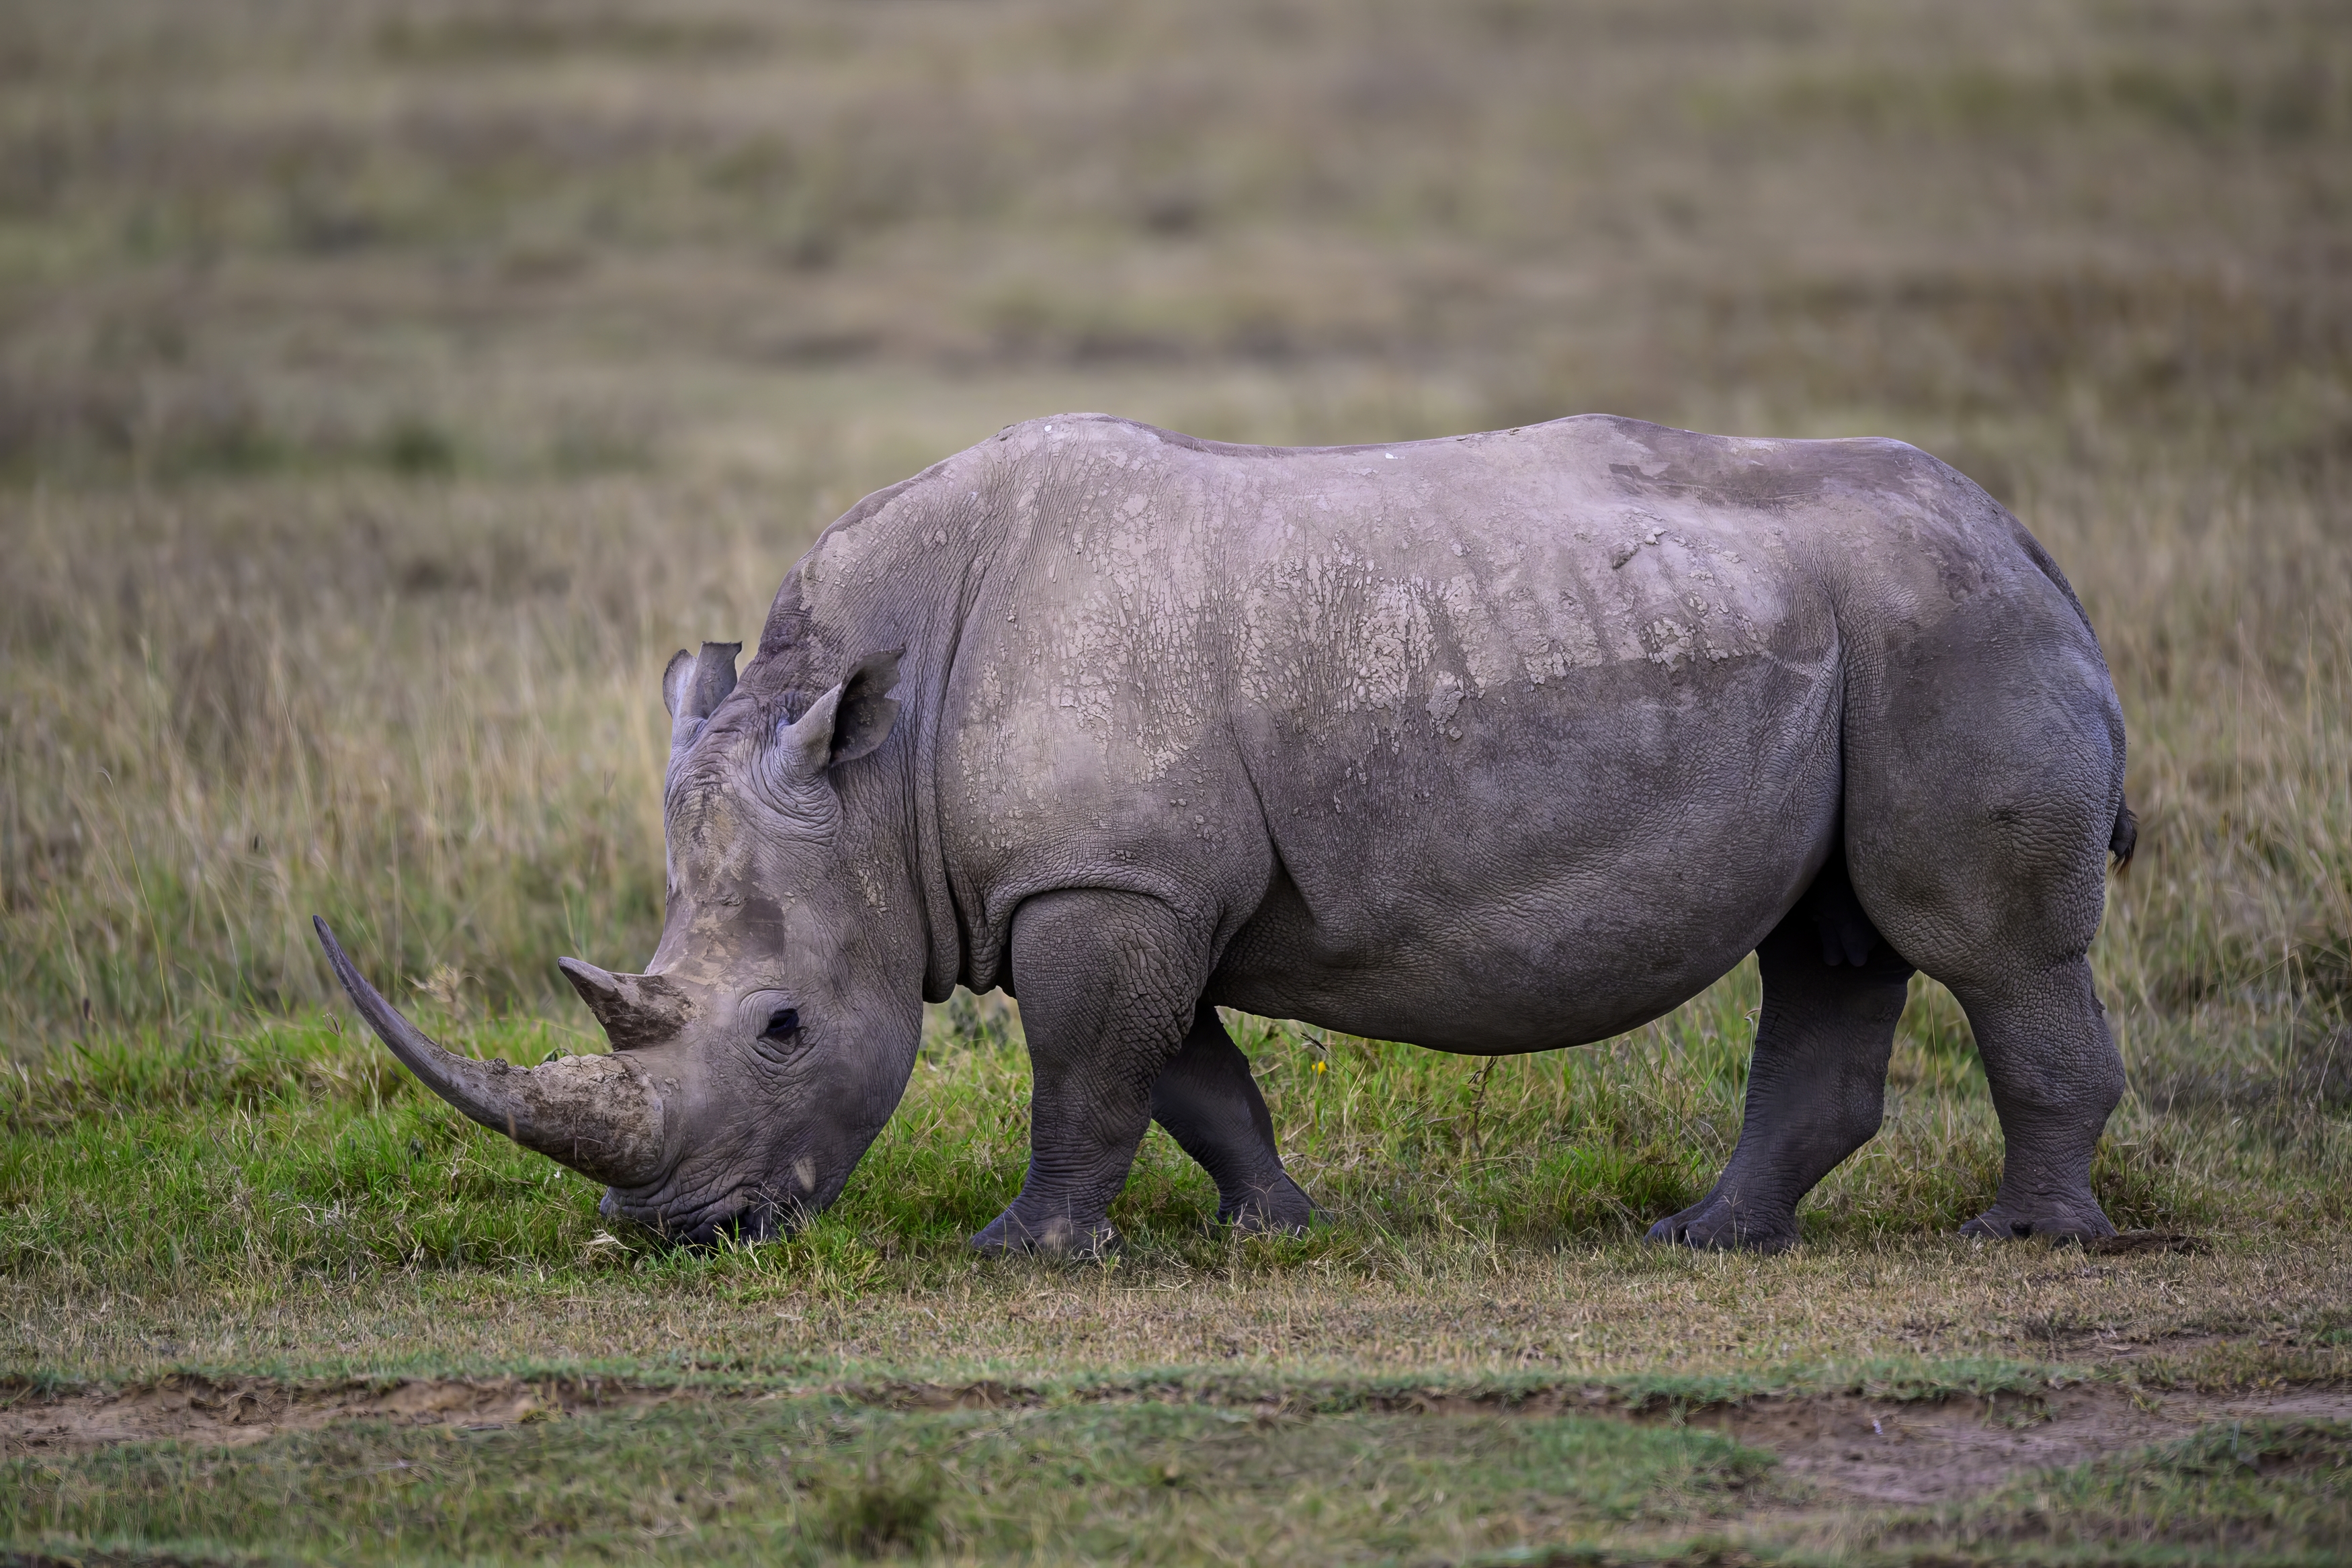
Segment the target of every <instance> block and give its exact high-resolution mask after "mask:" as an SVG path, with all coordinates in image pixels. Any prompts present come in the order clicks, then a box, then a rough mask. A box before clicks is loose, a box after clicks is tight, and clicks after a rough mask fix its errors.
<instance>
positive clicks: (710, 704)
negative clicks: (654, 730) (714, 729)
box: [662, 643, 743, 752]
mask: <svg viewBox="0 0 2352 1568" xmlns="http://www.w3.org/2000/svg"><path fill="white" fill-rule="evenodd" d="M742 651H743V644H742V643H704V644H703V645H702V652H701V653H688V652H687V651H686V650H685V649H683V648H681V649H679V650H678V651H677V653H673V654H671V655H670V660H669V667H668V668H667V669H665V670H664V671H662V706H665V707H667V708H668V709H669V744H670V749H671V750H672V751H673V752H675V751H676V750H677V747H681V746H684V745H685V744H686V743H687V742H688V741H689V740H692V739H693V738H694V737H695V733H696V732H697V731H698V730H699V729H700V728H701V727H702V721H703V720H704V719H707V718H709V716H710V715H711V711H712V710H713V709H715V708H716V707H718V706H719V704H720V703H722V702H725V701H726V700H727V694H728V693H730V692H731V691H733V690H734V689H735V655H736V654H738V653H741V652H742Z"/></svg>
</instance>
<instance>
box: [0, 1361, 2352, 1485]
mask: <svg viewBox="0 0 2352 1568" xmlns="http://www.w3.org/2000/svg"><path fill="white" fill-rule="evenodd" d="M835 1392H837V1393H843V1394H847V1395H849V1396H852V1397H863V1398H866V1399H869V1400H871V1401H872V1402H874V1403H878V1404H887V1405H891V1406H897V1407H898V1408H927V1409H946V1408H953V1407H959V1406H1001V1405H1006V1404H1024V1403H1030V1402H1032V1397H1031V1396H1027V1395H1026V1394H1025V1393H1024V1391H1019V1390H1013V1389H1007V1388H1004V1387H1003V1386H1000V1385H989V1384H974V1385H963V1386H948V1385H894V1386H892V1387H891V1388H889V1389H887V1390H886V1391H873V1390H866V1389H841V1390H835ZM1162 1392H1163V1393H1166V1392H1172V1391H1162ZM1138 1396H1139V1394H1138V1393H1135V1392H1130V1393H1129V1394H1128V1395H1126V1397H1130V1398H1132V1397H1138ZM745 1397H756V1396H751V1395H743V1394H728V1393H714V1392H711V1391H709V1390H697V1389H679V1388H648V1387H645V1386H642V1385H632V1384H628V1383H625V1382H622V1381H619V1380H601V1379H595V1378H547V1379H532V1380H527V1381H526V1380H522V1379H517V1378H492V1379H480V1380H470V1379H462V1378H409V1379H404V1380H400V1381H395V1382H358V1381H352V1382H345V1383H340V1384H311V1385H296V1384H284V1383H273V1382H268V1381H264V1380H259V1379H256V1380H250V1381H240V1382H220V1381H213V1380H210V1379H205V1378H202V1377H189V1376H173V1377H168V1378H164V1379H163V1380H161V1381H159V1382H157V1383H154V1384H151V1385H141V1386H134V1387H127V1388H121V1389H110V1390H79V1391H72V1392H62V1393H58V1392H46V1391H41V1390H37V1389H31V1388H19V1389H17V1390H16V1391H14V1393H13V1394H11V1393H6V1392H0V1458H16V1457H21V1456H25V1455H28V1454H37V1453H56V1452H60V1451H74V1450H80V1449H89V1448H103V1447H107V1446H109V1445H111V1444H116V1443H142V1442H154V1441H158V1440H161V1439H165V1438H173V1439H178V1440H180V1441H183V1442H197V1443H208V1444H222V1445H241V1444H246V1443H254V1442H258V1441H260V1440H262V1439H263V1438H266V1437H273V1436H276V1435H277V1434H278V1433H280V1432H291V1431H304V1430H310V1429H314V1428H317V1427H324V1426H327V1425H329V1424H331V1423H333V1422H337V1421H350V1420H360V1419H373V1420H391V1421H396V1422H402V1423H404V1424H409V1425H414V1426H424V1427H457V1428H460V1429H471V1430H480V1429H485V1428H489V1427H508V1426H513V1425H516V1424H517V1423H520V1422H524V1421H531V1420H540V1419H546V1418H549V1417H553V1416H567V1415H572V1414H574V1413H577V1412H583V1411H593V1410H613V1409H625V1408H634V1407H641V1406H648V1405H655V1404H660V1403H665V1402H669V1401H693V1400H713V1399H730V1398H745ZM1178 1397H1181V1395H1178ZM1388 1407H1390V1408H1393V1409H1395V1410H1397V1411H1407V1410H1411V1411H1418V1412H1423V1413H1425V1414H1430V1415H1467V1414H1472V1413H1480V1414H1492V1413H1494V1412H1495V1411H1496V1409H1497V1408H1502V1407H1506V1406H1498V1405H1497V1404H1495V1403H1490V1402H1487V1401H1484V1400H1479V1399H1475V1398H1467V1397H1461V1396H1443V1395H1440V1396H1433V1397H1416V1398H1412V1399H1410V1400H1407V1401H1403V1402H1401V1403H1399V1404H1397V1405H1395V1406H1388ZM1276 1408H1277V1407H1274V1406H1269V1407H1268V1412H1269V1415H1270V1416H1271V1415H1272V1414H1273V1413H1274V1412H1275V1411H1276ZM1507 1408H1510V1409H1514V1410H1517V1411H1519V1412H1521V1413H1524V1414H1528V1415H1548V1414H1559V1413H1561V1412H1563V1411H1567V1410H1576V1411H1579V1412H1583V1413H1590V1414H1593V1415H1603V1416H1606V1415H1612V1414H1613V1415H1620V1416H1623V1415H1626V1414H1627V1412H1625V1411H1624V1410H1623V1409H1622V1407H1619V1406H1614V1405H1613V1404H1612V1402H1611V1401H1610V1399H1609V1396H1607V1394H1606V1393H1605V1392H1604V1391H1601V1390H1598V1389H1596V1390H1591V1391H1588V1392H1586V1393H1584V1394H1582V1395H1581V1396H1580V1395H1578V1394H1576V1393H1573V1392H1569V1391H1562V1392H1560V1393H1559V1394H1555V1395H1551V1396H1538V1397H1537V1398H1535V1399H1531V1400H1514V1401H1513V1402H1512V1403H1511V1404H1510V1405H1509V1406H1507ZM2296 1417H2302V1418H2309V1419H2322V1420H2335V1421H2347V1420H2352V1390H2346V1389H2308V1388H2307V1389H2288V1390H2284V1391H2269V1392H2263V1393H2243V1394H2234V1395H2232V1394H2223V1395H2203V1394H2182V1395H2174V1396H2163V1397H2157V1396H2149V1395H2147V1394H2144V1393H2137V1392H2135V1391H2133V1390H2131V1389H2127V1388H2122V1387H2117V1386H2115V1385H2105V1384H2085V1385H2077V1386H2074V1387H2071V1388H2063V1389H2056V1390H2053V1391H2051V1392H2049V1393H2047V1394H2044V1395H2038V1396H2030V1397H2021V1396H2013V1395H2003V1396H1991V1397H1979V1396H1954V1397H1949V1398H1946V1399H1942V1400H1934V1401H1913V1402H1896V1401H1892V1400H1879V1399H1869V1398H1864V1397H1862V1396H1851V1395H1810V1396H1798V1397H1791V1398H1785V1399H1782V1398H1768V1399H1758V1400H1751V1401H1748V1402H1747V1403H1744V1404H1740V1405H1737V1406H1718V1407H1715V1408H1711V1409H1705V1410H1699V1411H1696V1412H1691V1413H1688V1414H1686V1415H1685V1416H1680V1417H1678V1418H1680V1419H1684V1420H1686V1421H1687V1422H1688V1423H1689V1424H1690V1425H1692V1426H1702V1427H1711V1428H1713V1429H1716V1430H1718V1431H1721V1432H1724V1433H1726V1434H1727V1435H1728V1436H1731V1437H1737V1438H1738V1440H1739V1441H1741V1442H1742V1443H1745V1444H1748V1445H1749V1446H1751V1447H1754V1448H1764V1449H1767V1450H1769V1451H1770V1452H1772V1453H1774V1454H1776V1455H1778V1456H1779V1457H1780V1461H1781V1463H1782V1465H1783V1466H1784V1467H1785V1469H1786V1470H1787V1472H1788V1473H1790V1474H1791V1475H1794V1476H1796V1477H1799V1478H1801V1479H1804V1480H1807V1481H1810V1482H1811V1483H1812V1484H1813V1485H1814V1486H1816V1487H1819V1488H1821V1489H1822V1490H1824V1491H1827V1492H1829V1493H1832V1494H1833V1495H1842V1496H1843V1497H1845V1498H1848V1499H1851V1500H1856V1501H1864V1502H1871V1503H1878V1504H1885V1505H1893V1506H1909V1505H1916V1504H1927V1503H1937V1502H1946V1501H1950V1500H1956V1499H1958V1498H1963V1497H1967V1496H1969V1495H1972V1494H1974V1493H1977V1492H1981V1491H1984V1490H1988V1489H1990V1488H1991V1487H1994V1486H1997V1485H1999V1484H2000V1482H2001V1481H2003V1480H2005V1479H2008V1478H2009V1477H2011V1476H2012V1475H2015V1474H2017V1473H2018V1472H2020V1471H2024V1470H2037V1469H2053V1468H2057V1467H2062V1466H2067V1465H2075V1464H2081V1463H2083V1462H2084V1461H2085V1460H2088V1459H2093V1458H2098V1457H2099V1456H2101V1455H2104V1454H2112V1453H2116V1452H2118V1451H2120V1450H2123V1449H2126V1448H2139V1447H2142V1446H2145V1445H2147V1444H2151V1443H2161V1442H2165V1441H2167V1440H2168V1439H2172V1438H2176V1437H2185V1436H2187V1435H2188V1434H2189V1432H2191V1431H2193V1430H2194V1429H2195V1428H2197V1427H2200V1426H2204V1425H2206V1424H2208V1423H2210V1422H2214V1421H2227V1420H2256V1419H2292V1418H2296ZM1635 1418H1646V1419H1654V1418H1656V1417H1655V1416H1636V1417H1635Z"/></svg>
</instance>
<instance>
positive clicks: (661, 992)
mask: <svg viewBox="0 0 2352 1568" xmlns="http://www.w3.org/2000/svg"><path fill="white" fill-rule="evenodd" d="M555 967H557V968H559V969H562V971H563V977H564V978H565V979H567V980H570V981H571V982H572V989H573V990H575V991H578V992H579V993H580V999H581V1000H582V1001H583V1002H586V1003H587V1004H588V1010H589V1011H590V1012H593V1013H594V1014H595V1015H596V1021H597V1022H598V1023H600V1024H603V1025H604V1035H605V1038H606V1039H608V1040H611V1041H612V1042H613V1049H614V1051H631V1050H634V1049H635V1048H636V1047H638V1046H641V1045H658V1044H660V1043H661V1042H662V1041H663V1040H669V1039H672V1038H673V1037H675V1036H676V1035H677V1031H678V1030H680V1029H682V1028H684V1027H685V1025H686V1002H685V998H682V997H680V996H679V995H678V993H677V990H676V989H675V988H673V987H672V986H671V985H670V983H669V981H667V980H666V979H664V978H663V977H661V976H659V975H615V974H614V973H613V972H612V971H611V970H609V969H600V968H598V967H596V966H595V965H593V964H589V963H583V962H582V961H581V960H580V959H578V958H558V959H557V960H556V961H555Z"/></svg>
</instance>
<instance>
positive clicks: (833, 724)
mask: <svg viewBox="0 0 2352 1568" xmlns="http://www.w3.org/2000/svg"><path fill="white" fill-rule="evenodd" d="M905 653H906V650H905V649H903V648H896V649H893V650H891V651H890V652H889V653H874V654H870V655H868V656H867V657H866V659H864V660H863V661H861V662H860V663H859V664H858V666H857V668H856V669H854V670H852V671H850V672H849V678H848V679H847V680H845V681H844V682H842V683H841V685H837V686H835V687H834V688H833V690H831V691H829V692H827V693H825V694H824V695H823V696H821V697H819V698H817V699H816V701H814V703H811V704H810V705H809V710H808V712H806V713H804V714H803V715H801V716H800V717H799V718H798V719H796V720H794V721H793V723H791V724H788V725H786V726H784V727H782V729H781V730H779V731H778V732H777V735H776V747H777V751H778V752H779V754H780V757H781V760H782V764H783V767H784V768H785V770H786V771H787V772H788V773H791V774H793V775H795V776H798V777H801V778H814V776H816V775H817V774H818V773H821V772H823V771H824V769H826V768H838V767H840V766H841V765H842V764H843V763H845V762H855V761H856V760H857V758H861V757H863V756H865V755H866V753H867V752H869V751H871V750H873V749H874V748H875V747H877V746H879V745H881V744H882V743H883V742H884V741H885V740H887V739H888V738H889V737H890V727H891V726H892V725H894V724H896V723H897V722H898V699H897V698H895V697H893V696H891V695H889V691H890V688H891V687H893V686H895V685H898V661H899V659H900V658H901V657H903V656H904V655H905Z"/></svg>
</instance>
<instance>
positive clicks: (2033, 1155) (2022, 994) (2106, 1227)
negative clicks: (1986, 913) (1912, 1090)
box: [1953, 957, 2124, 1241]
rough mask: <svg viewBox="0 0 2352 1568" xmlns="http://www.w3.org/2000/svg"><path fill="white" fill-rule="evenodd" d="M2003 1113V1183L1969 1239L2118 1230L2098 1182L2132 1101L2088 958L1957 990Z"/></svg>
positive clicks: (1964, 1230) (1965, 1231) (2067, 1236)
mask: <svg viewBox="0 0 2352 1568" xmlns="http://www.w3.org/2000/svg"><path fill="white" fill-rule="evenodd" d="M1953 994H1954V995H1956V996H1957V997H1958V998H1959V1000H1960V1005H1961V1006H1962V1007H1963V1008H1965V1009H1968V1015H1969V1028H1970V1029H1971V1030H1973V1031H1974V1032H1975V1034H1976V1037H1977V1051H1978V1054H1979V1056H1981V1057H1982V1058H1983V1059H1984V1069H1985V1078H1986V1081H1987V1082H1989V1083H1990V1086H1991V1088H1992V1103H1993V1109H1994V1110H1995V1111H1996V1112H1998V1113H2000V1132H2001V1142H2002V1144H2003V1145H2004V1146H2005V1147H2004V1154H2003V1156H2002V1159H2001V1171H2000V1191H1999V1192H1998V1194H1996V1196H1995V1197H1994V1198H1993V1205H1992V1207H1990V1208H1989V1209H1987V1210H1985V1212H1984V1213H1982V1214H1980V1215H1979V1216H1977V1218H1974V1219H1971V1220H1969V1222H1968V1223H1967V1224H1966V1225H1964V1226H1962V1227H1960V1234H1961V1235H1963V1236H1986V1237H1994V1238H1998V1239H2003V1240H2010V1239H2016V1240H2023V1239H2027V1238H2041V1239H2045V1240H2053V1241H2086V1240H2095V1239H2098V1238H2100V1237H2104V1236H2113V1235H2114V1234H2115V1233H2116V1228H2115V1226H2114V1224H2113V1223H2112V1222H2111V1221H2109V1219H2108V1218H2107V1217H2106V1214H2105V1211H2104V1210H2103V1209H2101V1208H2100V1207H2099V1200H2098V1198H2097V1197H2095V1195H2094V1194H2093V1193H2092V1191H2091V1187H2090V1182H2089V1174H2090V1168H2091V1156H2092V1155H2093V1154H2094V1153H2095V1151H2096V1149H2097V1148H2098V1143H2099V1134H2101V1133H2102V1132H2103V1131H2104V1130H2105V1127H2106V1124H2107V1117H2108V1115H2109V1114H2110V1113H2112V1112H2113V1111H2114V1110H2115V1108H2116V1102H2117V1101H2119V1100H2121V1099H2122V1098H2123V1092H2124V1072H2123V1061H2122V1059H2121V1058H2120V1057H2119V1056H2117V1055H2116V1046H2115V1040H2114V1037H2113V1036H2112V1035H2110V1034H2109V1033H2108V1032H2107V1019H2106V1013H2105V1010H2104V1009H2102V1008H2101V1007H2100V1006H2099V1000H2098V997H2097V996H2096V994H2095V992H2094V991H2093V989H2092V986H2091V966H2090V963H2089V961H2088V960H2087V959H2084V958H2080V957H2076V958H2070V959H2067V960H2065V961H2063V962H2062V963H2059V964H2055V965H2053V966H2051V967H2048V968H2045V969H2042V970H2040V971H2037V972H2029V973H2025V974H2022V975H2017V976H2005V977H2000V979H1999V980H1998V981H1995V982H1990V983H1989V982H1985V981H1979V982H1977V983H1975V984H1969V983H1967V982H1963V983H1962V984H1960V985H1958V986H1955V987H1954V988H1953Z"/></svg>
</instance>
